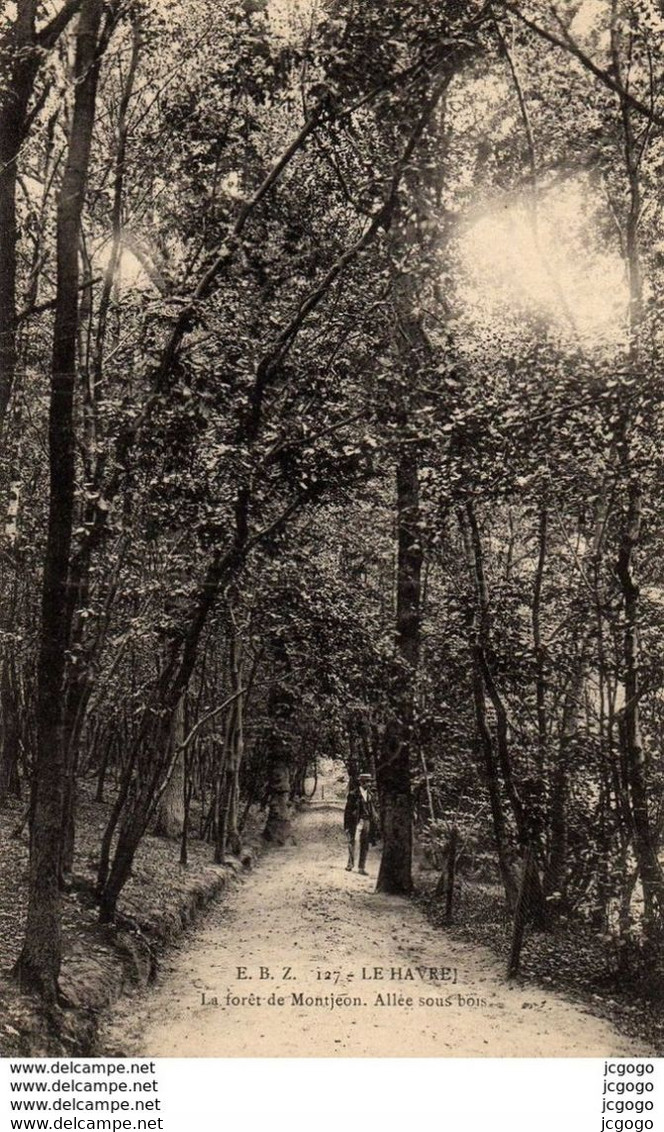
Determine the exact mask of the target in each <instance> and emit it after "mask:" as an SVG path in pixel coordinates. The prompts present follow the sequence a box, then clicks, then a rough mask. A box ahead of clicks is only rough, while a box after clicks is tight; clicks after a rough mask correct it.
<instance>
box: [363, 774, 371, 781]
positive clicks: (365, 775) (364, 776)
mask: <svg viewBox="0 0 664 1132" xmlns="http://www.w3.org/2000/svg"><path fill="white" fill-rule="evenodd" d="M360 782H371V775H370V774H361V775H360Z"/></svg>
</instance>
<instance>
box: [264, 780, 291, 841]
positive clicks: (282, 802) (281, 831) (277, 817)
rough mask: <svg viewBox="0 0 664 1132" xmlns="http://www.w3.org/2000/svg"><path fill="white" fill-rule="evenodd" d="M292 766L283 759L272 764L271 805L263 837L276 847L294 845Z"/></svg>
mask: <svg viewBox="0 0 664 1132" xmlns="http://www.w3.org/2000/svg"><path fill="white" fill-rule="evenodd" d="M289 798H290V764H289V763H288V762H286V761H285V760H283V759H273V760H272V762H271V763H270V803H269V809H268V815H267V822H266V823H265V829H264V830H263V837H264V838H265V840H266V841H271V842H273V843H274V844H275V845H292V844H293V825H292V822H291V816H290V805H289Z"/></svg>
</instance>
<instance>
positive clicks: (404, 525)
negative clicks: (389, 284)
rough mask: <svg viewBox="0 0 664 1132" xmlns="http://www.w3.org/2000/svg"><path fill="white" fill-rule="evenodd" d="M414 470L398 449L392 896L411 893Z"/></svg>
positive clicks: (387, 886) (386, 829)
mask: <svg viewBox="0 0 664 1132" xmlns="http://www.w3.org/2000/svg"><path fill="white" fill-rule="evenodd" d="M418 471H419V469H418V457H417V451H416V448H415V445H414V444H404V445H402V447H401V451H400V453H399V462H398V465H397V538H398V554H397V609H396V623H397V667H396V669H395V676H394V688H393V710H392V716H391V718H390V719H389V721H388V724H387V727H386V732H385V741H384V746H383V750H382V752H381V758H380V762H379V766H378V768H377V772H378V773H377V779H378V792H379V795H380V802H381V813H382V819H383V853H382V857H381V861H380V869H379V872H378V881H377V885H376V889H377V891H378V892H388V893H392V894H395V895H397V894H405V895H408V894H409V893H410V892H411V891H412V888H413V877H412V856H413V816H412V801H411V785H410V755H411V750H412V745H413V734H412V733H413V722H414V710H415V680H416V676H417V666H418V662H419V654H420V600H421V584H422V583H421V578H422V560H423V553H422V535H421V530H420V505H419V475H418Z"/></svg>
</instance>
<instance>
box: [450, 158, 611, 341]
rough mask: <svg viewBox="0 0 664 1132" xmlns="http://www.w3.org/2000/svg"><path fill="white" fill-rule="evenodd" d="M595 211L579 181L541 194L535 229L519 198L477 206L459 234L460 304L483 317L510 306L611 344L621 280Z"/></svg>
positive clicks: (571, 332)
mask: <svg viewBox="0 0 664 1132" xmlns="http://www.w3.org/2000/svg"><path fill="white" fill-rule="evenodd" d="M595 211H596V202H595V201H594V200H593V198H592V193H590V189H589V185H588V184H587V183H586V182H585V181H579V180H577V181H569V182H567V183H566V184H565V185H563V186H559V187H556V188H554V189H550V190H549V191H548V192H543V193H542V194H541V195H540V198H539V202H538V214H537V234H536V232H535V228H534V225H533V216H532V210H531V208H530V207H529V204H528V202H527V201H524V200H523V199H521V200H520V201H515V200H514V198H510V200H509V202H507V203H503V204H499V203H496V204H495V205H493V206H492V207H491V208H489V209H487V210H486V211H484V212H483V213H482V214H481V215H480V216H479V218H478V219H475V220H473V221H472V222H471V223H470V224H468V225H467V226H466V227H465V228H464V229H463V231H462V233H461V235H460V241H459V251H460V254H461V259H462V262H463V264H464V267H465V276H466V279H465V282H464V283H462V285H461V287H460V297H461V299H462V301H463V303H464V304H465V305H466V306H467V307H468V308H470V310H471V311H472V313H473V315H474V316H475V317H477V316H479V317H480V318H482V319H487V318H488V319H492V318H493V319H495V318H503V317H505V315H506V313H507V312H508V311H509V309H510V308H511V309H513V310H514V311H515V312H516V313H517V314H518V313H519V312H520V313H521V314H522V315H530V316H534V317H540V318H543V319H545V320H547V321H550V322H551V323H552V324H554V325H555V326H556V328H557V329H558V330H560V331H563V332H564V333H565V334H566V336H572V337H576V336H577V333H578V336H580V337H581V338H583V339H584V340H585V341H586V342H587V343H588V344H593V343H597V344H599V343H600V342H606V343H607V344H608V343H616V342H617V341H618V340H619V339H620V338H621V337H622V336H623V333H624V329H625V315H626V309H627V285H626V280H625V273H624V267H623V263H622V260H621V257H620V255H619V254H618V252H617V251H615V250H613V249H612V248H610V247H608V246H607V247H603V246H602V243H601V242H600V238H599V233H598V232H597V229H596V226H595V224H594V221H593V216H592V214H593V213H594V212H595ZM570 312H571V315H572V316H573V321H574V325H572V322H571V320H570V317H569V313H570ZM575 327H576V331H575Z"/></svg>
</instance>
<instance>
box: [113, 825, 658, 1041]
mask: <svg viewBox="0 0 664 1132" xmlns="http://www.w3.org/2000/svg"><path fill="white" fill-rule="evenodd" d="M297 837H298V844H297V846H294V847H292V848H288V849H284V850H280V851H275V852H274V853H272V854H269V855H268V856H267V857H266V859H264V860H263V862H262V863H261V865H260V866H259V868H258V870H257V872H256V874H255V875H254V876H253V877H250V878H249V879H248V880H247V882H246V883H245V884H243V885H241V886H239V887H238V889H237V890H236V891H235V892H234V893H233V894H232V895H230V896H229V897H228V899H227V900H226V901H225V902H224V903H223V904H221V905H219V906H218V907H216V908H215V909H214V910H213V911H212V912H211V913H210V915H209V917H208V918H207V919H206V920H205V923H204V925H203V926H202V928H201V929H200V931H198V932H196V933H194V934H192V935H190V936H189V937H188V938H185V941H184V943H183V945H182V948H181V950H180V951H179V952H176V953H174V954H172V955H171V957H170V959H169V960H168V961H167V962H166V963H165V965H164V968H163V969H162V972H161V976H160V979H159V983H158V985H157V987H156V989H153V990H152V991H151V992H149V993H148V994H146V995H144V996H142V997H141V998H138V999H133V1000H125V1001H124V1002H123V1003H121V1004H120V1005H119V1007H118V1008H117V1010H116V1012H115V1015H114V1017H113V1019H112V1020H111V1021H110V1023H109V1025H108V1027H107V1029H106V1032H105V1035H104V1052H106V1053H109V1054H113V1053H118V1052H122V1053H124V1054H129V1055H134V1056H144V1057H148V1056H158V1057H255V1056H270V1057H276V1056H285V1057H303V1056H311V1057H328V1056H336V1055H338V1056H345V1057H348V1056H373V1057H386V1056H401V1057H404V1056H419V1057H439V1056H447V1057H481V1056H488V1057H555V1056H565V1057H590V1056H593V1057H608V1056H611V1057H620V1056H643V1055H647V1054H648V1053H649V1052H650V1051H648V1050H647V1049H646V1048H644V1047H642V1046H639V1045H638V1044H636V1043H633V1042H631V1041H630V1039H628V1038H626V1037H624V1036H621V1035H620V1034H619V1033H617V1032H616V1031H615V1030H614V1029H613V1028H612V1027H611V1026H610V1025H609V1024H608V1023H607V1022H604V1021H602V1020H600V1019H597V1018H595V1017H593V1016H592V1015H590V1014H588V1013H586V1012H585V1011H583V1010H582V1009H581V1008H580V1007H578V1006H576V1005H572V1004H571V1003H568V1002H566V1001H565V1000H564V999H563V998H562V997H560V996H559V995H556V994H552V993H551V992H549V991H544V990H540V989H538V988H537V987H526V988H523V987H511V986H510V985H509V984H507V983H506V982H505V980H504V978H503V975H502V967H501V965H500V964H499V963H498V961H497V960H496V958H495V956H493V955H492V954H491V953H490V952H489V951H488V950H485V949H483V948H479V947H471V946H469V945H466V944H463V943H460V942H457V941H453V940H450V939H448V938H447V937H446V936H445V935H443V934H441V933H440V932H439V931H436V930H434V929H433V928H432V927H431V925H430V924H429V923H428V922H427V920H426V918H425V917H424V915H423V913H422V912H421V911H420V910H419V909H418V908H417V907H415V906H414V905H413V904H412V903H410V902H409V901H407V900H403V899H400V898H395V897H389V898H388V897H384V896H380V895H376V894H375V893H374V891H373V890H374V886H375V877H376V871H377V865H378V861H377V855H376V853H373V859H372V857H371V856H370V860H369V874H370V875H369V876H368V877H362V876H359V875H358V873H356V872H354V873H347V872H345V870H344V864H345V854H344V840H343V831H342V829H341V813H340V811H339V809H338V808H332V807H328V808H325V807H322V806H320V807H313V808H312V809H311V810H309V811H307V812H306V813H304V814H302V815H301V817H300V818H299V819H298V825H297ZM416 967H419V968H422V970H421V971H419V972H418V971H416V970H415V968H416ZM238 968H242V970H241V971H239V970H238ZM261 968H262V969H263V970H262V971H261ZM286 968H290V969H291V970H290V971H289V972H287V971H286ZM375 968H378V969H380V970H381V971H382V975H383V978H382V979H380V978H376V977H374V976H375V975H376V974H377V972H376V971H375ZM425 968H426V970H425ZM266 969H267V971H269V976H268V975H267V974H266ZM393 969H394V970H393ZM318 971H320V972H321V973H322V975H323V976H324V973H325V971H332V972H339V976H338V982H336V983H334V982H333V981H330V980H326V979H325V978H324V977H323V978H321V979H319V978H318V976H317V972H318ZM261 975H262V976H263V977H261ZM409 975H411V976H412V977H409ZM240 976H247V977H240ZM434 976H438V977H434ZM335 977H336V976H334V975H333V979H334V978H335ZM455 977H456V982H453V981H452V980H454V978H455ZM300 996H301V997H300ZM398 996H402V997H401V999H399V997H398ZM243 999H244V1001H241V1000H243ZM279 1000H281V1002H280V1001H279ZM408 1000H409V1001H408Z"/></svg>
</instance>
